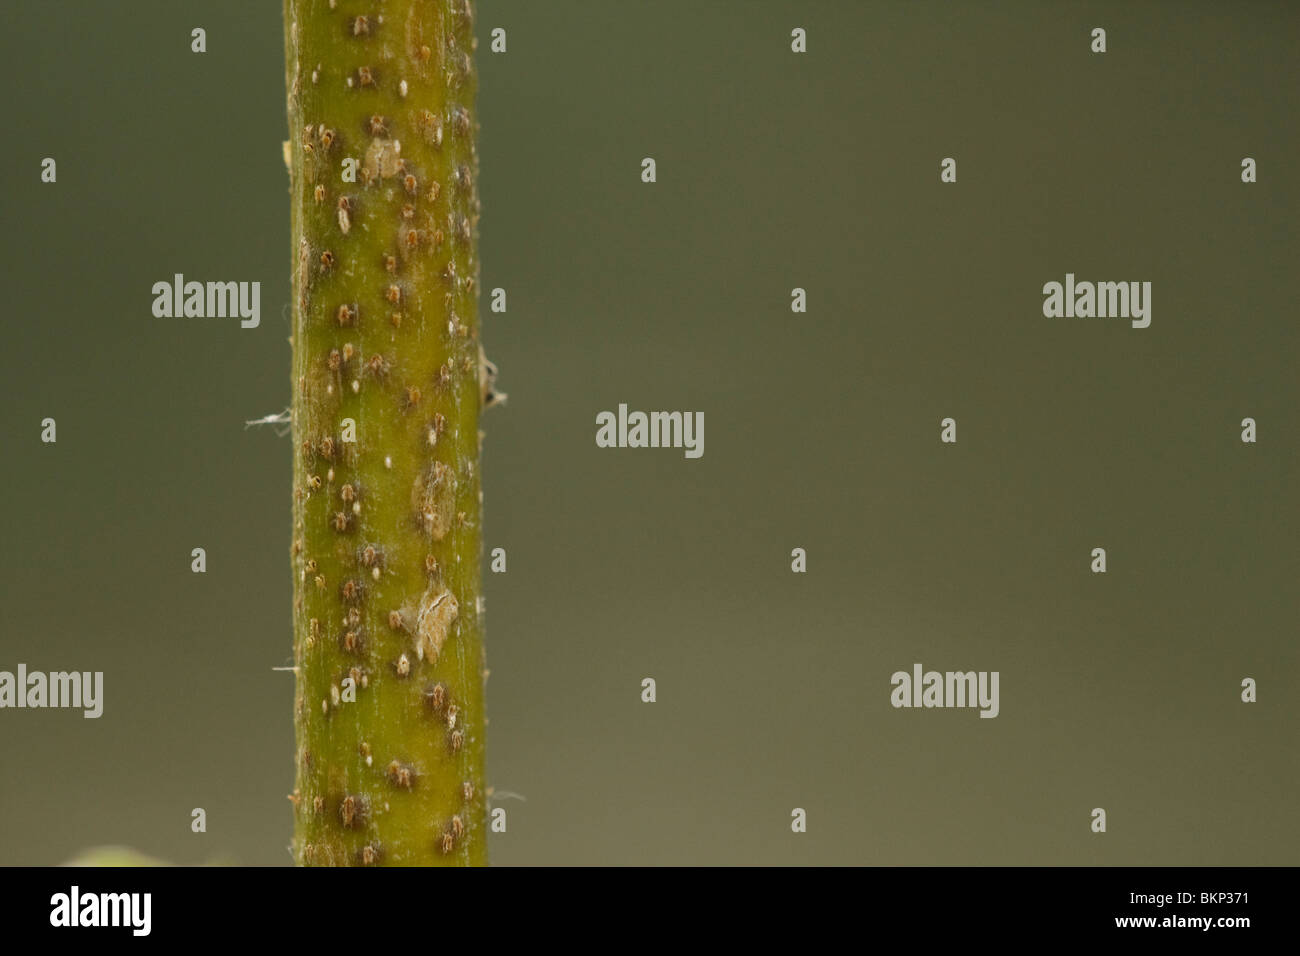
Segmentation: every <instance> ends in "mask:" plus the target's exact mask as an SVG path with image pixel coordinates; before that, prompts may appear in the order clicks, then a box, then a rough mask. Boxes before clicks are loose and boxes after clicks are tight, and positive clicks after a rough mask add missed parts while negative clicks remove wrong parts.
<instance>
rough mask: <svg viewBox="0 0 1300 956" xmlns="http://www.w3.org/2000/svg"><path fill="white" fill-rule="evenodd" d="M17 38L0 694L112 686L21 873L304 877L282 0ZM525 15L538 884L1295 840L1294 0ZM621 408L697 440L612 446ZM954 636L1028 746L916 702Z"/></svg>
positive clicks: (515, 345)
mask: <svg viewBox="0 0 1300 956" xmlns="http://www.w3.org/2000/svg"><path fill="white" fill-rule="evenodd" d="M342 2H344V3H345V5H346V0H342ZM376 5H378V7H379V8H382V7H383V3H382V0H374V2H371V3H369V4H367V5H363V6H364V8H366V9H368V8H372V7H375V6H376ZM358 9H362V8H358ZM6 21H7V25H6V30H5V38H4V41H3V43H4V56H3V57H0V71H3V78H4V87H5V89H6V90H7V91H8V94H7V105H6V110H5V124H6V129H7V135H6V136H5V146H4V149H3V150H2V151H0V173H2V174H3V177H4V178H3V182H4V192H3V199H0V204H2V205H3V212H2V213H0V216H2V221H3V231H2V232H0V243H2V244H3V261H4V271H5V293H6V302H5V306H6V307H5V318H4V344H5V370H4V376H3V402H0V422H2V424H3V431H2V434H3V446H2V447H3V456H4V458H3V461H4V466H5V467H4V484H3V488H2V489H0V502H3V532H2V533H0V534H2V537H0V540H2V542H3V544H2V548H3V551H2V555H3V576H2V577H0V581H3V585H2V588H3V590H2V592H0V596H2V597H3V600H0V669H3V670H10V671H12V670H14V669H15V668H16V666H17V664H18V663H19V662H23V663H26V664H27V665H28V667H29V668H31V669H34V670H47V671H48V670H64V669H76V670H91V671H95V670H102V671H103V672H104V674H105V677H104V680H105V701H104V715H103V717H101V718H100V719H98V720H86V719H84V718H83V717H82V716H81V714H80V712H78V711H57V710H45V711H33V710H4V711H0V863H10V864H13V863H58V862H61V861H64V860H66V859H68V858H69V857H71V856H72V855H73V854H75V853H76V852H77V851H79V850H81V849H83V848H86V847H89V846H95V845H102V844H125V845H130V846H133V847H135V848H136V849H138V850H141V851H144V852H147V853H150V854H154V855H156V856H159V857H162V858H165V859H168V860H172V861H175V862H181V863H197V862H206V861H214V860H228V861H234V862H239V863H245V864H267V865H285V864H288V863H289V862H290V856H289V852H288V849H287V847H288V843H289V833H290V828H291V813H290V804H289V801H288V800H287V799H286V794H288V793H289V791H290V790H291V789H292V786H293V763H292V754H293V744H292V719H291V707H292V686H293V677H292V675H291V674H289V673H286V672H275V671H273V670H272V668H274V667H282V666H285V665H287V664H289V663H291V635H290V613H289V612H290V584H291V582H290V567H289V532H290V516H289V506H290V473H291V451H290V439H289V438H287V437H277V435H276V434H275V431H274V429H273V428H271V427H256V428H246V427H245V426H244V422H245V421H246V420H248V419H254V418H258V417H261V416H264V415H267V414H270V413H275V412H279V411H280V410H282V409H284V408H285V406H286V405H287V404H288V402H289V381H290V375H289V344H288V335H289V320H288V314H289V313H288V303H289V268H290V242H289V194H288V178H287V174H286V171H285V168H284V164H283V161H282V158H281V142H282V140H284V139H285V138H286V136H287V131H286V120H285V92H284V64H283V46H282V44H283V32H282V31H283V27H282V23H281V10H280V4H279V3H276V2H265V3H238V4H235V3H220V2H215V0H210V2H193V3H173V2H161V0H157V2H132V3H127V4H104V3H92V2H88V0H87V2H66V0H41V2H35V0H17V2H12V3H10V4H9V5H8V11H7V16H6ZM200 26H201V27H203V28H204V29H205V30H206V31H207V52H206V53H205V54H202V55H199V54H194V53H192V52H191V51H190V31H191V29H192V28H194V27H200ZM1096 26H1101V27H1104V28H1106V30H1107V34H1108V36H1107V45H1108V52H1106V53H1105V54H1104V55H1099V54H1094V53H1092V52H1090V49H1089V47H1090V37H1089V34H1090V30H1091V29H1092V28H1093V27H1096ZM494 27H502V28H504V29H505V30H506V31H507V52H506V53H505V54H496V55H494V54H492V53H491V52H489V40H490V33H491V30H492V29H493V28H494ZM795 27H802V28H804V29H805V30H806V31H807V37H808V40H807V44H808V52H807V53H806V54H802V55H799V54H795V53H792V52H791V50H790V32H791V30H792V29H793V28H795ZM476 32H477V35H478V38H479V46H478V65H479V70H480V85H481V86H480V96H479V110H480V113H479V120H480V122H481V126H482V131H481V142H480V148H479V153H480V157H481V169H480V191H481V193H480V194H481V198H482V207H483V208H482V219H481V221H480V223H479V229H480V233H481V257H482V261H483V264H484V266H483V268H484V271H483V275H482V279H483V288H484V289H485V290H490V289H492V288H494V287H503V288H505V289H506V290H507V293H508V310H509V311H508V312H507V313H506V314H504V315H495V314H492V313H491V312H488V311H487V304H488V300H487V298H486V297H485V298H484V300H483V311H484V320H485V325H484V338H485V342H486V344H487V349H488V354H489V356H490V357H491V358H493V359H494V360H495V361H496V362H497V363H498V364H499V366H500V368H501V377H500V379H499V385H500V386H501V388H502V389H503V390H505V391H506V392H508V393H509V395H510V399H509V404H508V405H507V406H506V407H505V408H504V409H500V410H494V411H490V412H489V413H487V415H486V416H485V421H484V428H485V430H486V432H487V438H486V442H485V446H484V447H485V452H484V453H485V460H484V468H483V474H484V478H485V502H486V546H487V548H489V549H491V548H493V547H503V548H505V549H506V550H507V553H508V562H509V563H508V568H509V570H508V573H506V574H504V575H498V574H485V582H486V588H487V609H488V617H487V620H488V641H489V644H488V663H489V667H490V668H491V679H490V680H489V682H488V713H489V718H490V727H489V734H488V746H489V750H488V754H489V757H488V762H489V778H490V781H491V782H492V783H493V784H494V786H495V787H496V788H497V790H498V791H499V793H498V798H497V804H498V805H500V806H504V807H505V808H506V809H507V811H508V831H507V832H506V833H504V834H497V835H494V836H493V838H492V844H491V854H492V858H493V861H494V862H496V863H500V864H547V863H550V864H556V863H558V864H574V863H611V864H632V863H653V864H667V863H710V864H733V863H738V864H761V863H795V864H808V863H836V864H856V863H865V864H878V863H884V864H909V863H925V864H936V863H937V864H959V863H960V864H975V863H990V864H1012V863H1060V864H1103V863H1122V864H1139V863H1156V864H1255V863H1270V864H1295V863H1300V850H1298V849H1297V848H1298V847H1300V817H1297V815H1296V813H1295V807H1294V802H1295V801H1294V797H1295V793H1296V788H1297V785H1300V762H1298V758H1297V748H1296V741H1297V719H1296V710H1295V704H1296V697H1297V679H1298V677H1300V670H1298V668H1297V663H1298V662H1297V653H1296V624H1297V620H1300V615H1298V613H1297V612H1298V611H1300V606H1298V605H1300V599H1298V597H1297V588H1296V580H1297V574H1298V573H1300V559H1298V558H1297V545H1296V542H1297V540H1298V537H1300V526H1298V518H1300V507H1298V506H1297V502H1296V481H1297V477H1300V475H1298V474H1297V464H1298V461H1300V456H1298V455H1297V441H1298V440H1300V430H1298V429H1297V426H1296V421H1297V414H1298V411H1300V409H1298V402H1297V400H1298V399H1300V386H1298V385H1297V377H1296V354H1297V346H1298V345H1300V336H1298V335H1297V332H1296V322H1297V316H1296V300H1297V293H1298V292H1300V288H1298V281H1297V270H1296V263H1297V261H1300V232H1298V231H1297V229H1296V226H1295V221H1296V210H1297V208H1298V206H1297V199H1298V198H1300V175H1297V170H1296V162H1297V156H1300V134H1298V127H1297V124H1296V122H1295V120H1296V116H1297V115H1298V114H1300V110H1298V109H1297V107H1298V106H1300V70H1298V68H1297V62H1298V61H1297V57H1296V55H1295V49H1294V46H1295V44H1294V40H1295V37H1296V36H1297V35H1300V6H1297V5H1295V4H1287V3H1262V2H1260V3H1250V2H1233V3H1192V2H1186V3H1172V2H1171V3H1163V4H1154V3H1152V4H1142V5H1140V6H1139V5H1135V4H1128V3H1106V4H1103V3H1028V2H1025V3H962V4H955V3H954V4H949V3H942V4H941V3H850V2H839V3H830V2H821V3H777V2H744V3H741V2H709V3H698V2H686V0H673V2H655V3H641V2H620V3H598V2H569V0H566V2H554V0H549V2H545V3H527V2H522V0H521V2H493V3H485V4H480V7H479V17H478V21H477V24H476ZM1246 156H1250V157H1253V158H1254V159H1256V161H1257V162H1258V169H1259V173H1258V175H1259V182H1258V183H1256V184H1253V185H1246V184H1243V183H1242V182H1241V181H1240V168H1241V160H1242V158H1243V157H1246ZM44 157H53V158H55V159H56V160H57V163H58V166H57V170H58V181H57V183H56V184H53V185H49V184H43V183H42V182H41V181H40V172H41V160H42V159H43V158H44ZM644 157H653V158H654V159H655V160H656V162H657V167H658V170H657V172H658V182H657V183H655V184H653V185H647V184H643V183H642V182H641V175H640V174H641V160H642V159H643V158H644ZM944 157H953V158H955V159H956V160H957V164H958V181H957V183H955V184H943V183H941V182H940V179H939V172H940V161H941V160H942V159H943V158H944ZM177 272H180V273H184V274H185V276H186V278H187V279H197V280H200V281H208V280H221V281H252V280H257V281H260V282H261V284H262V299H261V306H262V321H261V326H260V327H259V328H257V329H253V330H244V329H241V328H239V325H238V322H237V321H236V320H230V319H224V320H223V319H159V318H155V317H154V316H153V315H152V313H151V305H152V301H153V296H152V293H151V286H152V284H153V283H154V282H156V281H159V280H170V279H171V277H172V275H173V274H174V273H177ZM1066 272H1073V273H1075V275H1076V277H1077V278H1078V279H1080V280H1093V281H1098V280H1117V281H1120V280H1122V281H1128V280H1148V281H1151V282H1152V285H1153V289H1152V324H1151V327H1150V328H1148V329H1144V330H1139V329H1133V328H1131V327H1130V326H1129V323H1128V322H1127V321H1125V320H1123V319H1063V318H1061V319H1048V318H1045V317H1044V316H1043V314H1042V304H1043V297H1042V293H1041V288H1042V286H1043V284H1044V283H1045V282H1048V281H1053V280H1054V281H1058V282H1060V281H1063V280H1064V277H1065V273H1066ZM795 287H801V288H804V289H806V290H807V297H808V311H807V313H806V314H792V312H791V309H790V301H791V298H790V297H791V290H792V289H793V288H795ZM620 402H625V403H627V404H628V405H629V407H630V408H632V409H642V410H647V411H649V410H658V409H664V410H689V411H702V412H704V415H705V425H706V427H705V453H704V456H703V457H702V458H700V459H698V460H687V459H686V458H685V457H684V456H683V455H682V453H681V451H674V450H662V449H661V450H631V449H627V450H608V449H599V448H597V447H596V444H595V440H594V439H595V431H596V428H595V416H596V414H597V413H598V412H599V411H601V410H605V409H610V410H616V409H617V407H618V405H619V403H620ZM47 416H48V417H53V418H55V419H56V420H57V423H58V424H57V427H58V441H57V444H53V445H48V444H42V442H41V441H40V423H41V420H42V419H43V418H45V417H47ZM948 416H951V417H953V418H955V419H956V421H957V429H958V431H957V435H958V442H957V444H955V445H946V444H942V443H941V442H940V440H939V431H940V424H939V423H940V420H941V419H943V418H945V417H948ZM1247 416H1249V417H1252V418H1254V419H1255V420H1256V421H1257V422H1258V428H1259V441H1258V443H1257V444H1254V445H1250V444H1243V443H1242V442H1241V440H1240V432H1241V425H1240V422H1241V420H1242V419H1243V418H1244V417H1247ZM195 547H203V548H205V549H206V550H207V562H208V570H207V573H206V574H193V573H191V571H190V561H191V558H190V552H191V549H192V548H195ZM796 547H802V548H805V549H806V550H807V554H808V571H807V573H806V574H793V573H792V572H791V568H790V562H791V557H790V554H791V550H792V549H793V548H796ZM1094 547H1104V548H1106V549H1107V555H1108V564H1109V570H1108V572H1107V573H1106V574H1093V573H1091V572H1090V570H1089V565H1090V562H1091V555H1090V552H1091V550H1092V549H1093V548H1094ZM915 662H920V663H921V664H923V665H924V666H925V668H926V669H930V668H934V669H937V670H941V671H943V670H966V669H972V670H997V671H999V672H1000V673H1001V714H1000V716H998V717H997V718H996V719H994V720H988V719H979V718H978V716H977V713H976V711H974V710H895V709H894V708H892V707H891V706H890V690H891V687H890V675H891V674H892V673H893V672H894V671H896V670H909V671H910V669H911V667H912V664H913V663H915ZM643 677H653V678H655V680H656V681H657V684H658V702H657V703H654V704H644V703H642V702H641V699H640V691H641V680H642V678H643ZM1244 677H1252V678H1254V679H1255V680H1257V681H1258V684H1259V691H1258V693H1259V701H1258V703H1254V704H1245V703H1242V702H1241V700H1240V693H1241V690H1240V684H1241V680H1242V679H1243V678H1244ZM500 791H508V792H509V793H511V794H517V795H519V797H515V796H508V797H502V796H501V795H500ZM195 807H203V808H204V809H205V810H206V811H207V832H206V833H204V834H194V833H191V831H190V812H191V810H192V808H195ZM795 807H802V808H804V809H805V810H806V811H807V820H808V824H807V833H805V834H794V833H792V832H791V828H790V819H791V811H792V809H793V808H795ZM1094 807H1104V808H1105V809H1106V811H1107V813H1108V832H1107V833H1106V834H1104V835H1095V834H1093V833H1092V832H1090V829H1089V824H1090V822H1091V818H1090V813H1091V810H1092V809H1093V808H1094Z"/></svg>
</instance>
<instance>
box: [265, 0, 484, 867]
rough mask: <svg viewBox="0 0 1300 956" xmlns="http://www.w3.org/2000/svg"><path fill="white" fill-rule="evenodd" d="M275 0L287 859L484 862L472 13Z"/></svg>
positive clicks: (433, 4) (412, 2) (410, 3)
mask: <svg viewBox="0 0 1300 956" xmlns="http://www.w3.org/2000/svg"><path fill="white" fill-rule="evenodd" d="M284 11H285V41H286V43H285V47H286V64H287V70H286V82H287V85H288V113H289V150H288V154H289V155H288V159H289V165H290V177H291V189H290V191H291V194H292V209H293V217H292V226H293V264H294V268H293V287H294V310H293V316H294V318H293V340H292V341H293V407H292V411H293V434H294V470H293V523H294V528H293V541H292V548H291V551H292V564H293V576H294V608H293V619H294V663H295V673H296V697H295V702H294V714H295V728H296V742H297V775H296V789H295V791H294V793H293V795H292V797H291V799H292V801H293V804H294V818H295V826H294V839H293V853H294V857H295V860H296V861H297V862H298V863H300V864H307V865H357V864H386V865H434V864H462V865H473V864H483V863H485V862H486V859H487V854H486V850H487V839H486V837H487V826H486V799H485V794H484V786H483V738H484V713H483V698H484V694H483V683H484V678H485V676H486V670H485V669H484V657H483V611H482V597H481V580H480V573H481V572H480V565H481V558H482V539H481V525H482V517H481V499H482V495H481V491H480V479H479V468H478V463H479V445H480V433H479V430H478V418H479V412H480V406H481V403H482V388H483V386H482V381H483V379H482V376H483V371H482V368H483V363H482V358H481V357H482V350H481V348H480V346H479V328H478V278H479V263H478V257H477V251H476V249H477V223H478V211H479V204H478V195H477V181H478V163H477V153H476V150H475V140H476V138H477V130H478V124H477V119H476V112H475V95H476V90H477V78H476V75H475V72H474V65H473V64H474V46H475V42H474V33H473V11H472V8H471V6H470V4H469V3H468V2H466V0H454V2H453V0H386V2H381V0H366V2H351V3H349V2H346V0H339V2H337V3H335V2H333V0H285V6H284ZM345 160H355V164H354V166H353V169H354V180H355V181H348V168H349V165H350V164H348V163H346V162H345ZM353 424H354V425H355V434H353V430H352V428H353ZM353 438H355V440H350V439H353Z"/></svg>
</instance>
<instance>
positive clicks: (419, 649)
mask: <svg viewBox="0 0 1300 956" xmlns="http://www.w3.org/2000/svg"><path fill="white" fill-rule="evenodd" d="M459 609H460V605H458V604H457V603H456V598H455V596H454V595H452V593H451V592H450V591H448V590H447V589H446V588H445V587H444V588H429V590H427V591H425V592H424V597H422V598H421V599H420V609H419V611H418V612H417V613H416V617H415V641H416V643H415V653H416V656H418V657H419V658H420V659H421V660H424V658H425V657H428V658H429V660H430V661H436V660H437V659H438V654H439V652H440V651H441V650H442V645H443V643H444V642H445V641H446V640H447V634H448V633H449V632H450V630H451V625H452V623H453V622H454V621H455V620H456V614H457V612H458V611H459Z"/></svg>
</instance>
